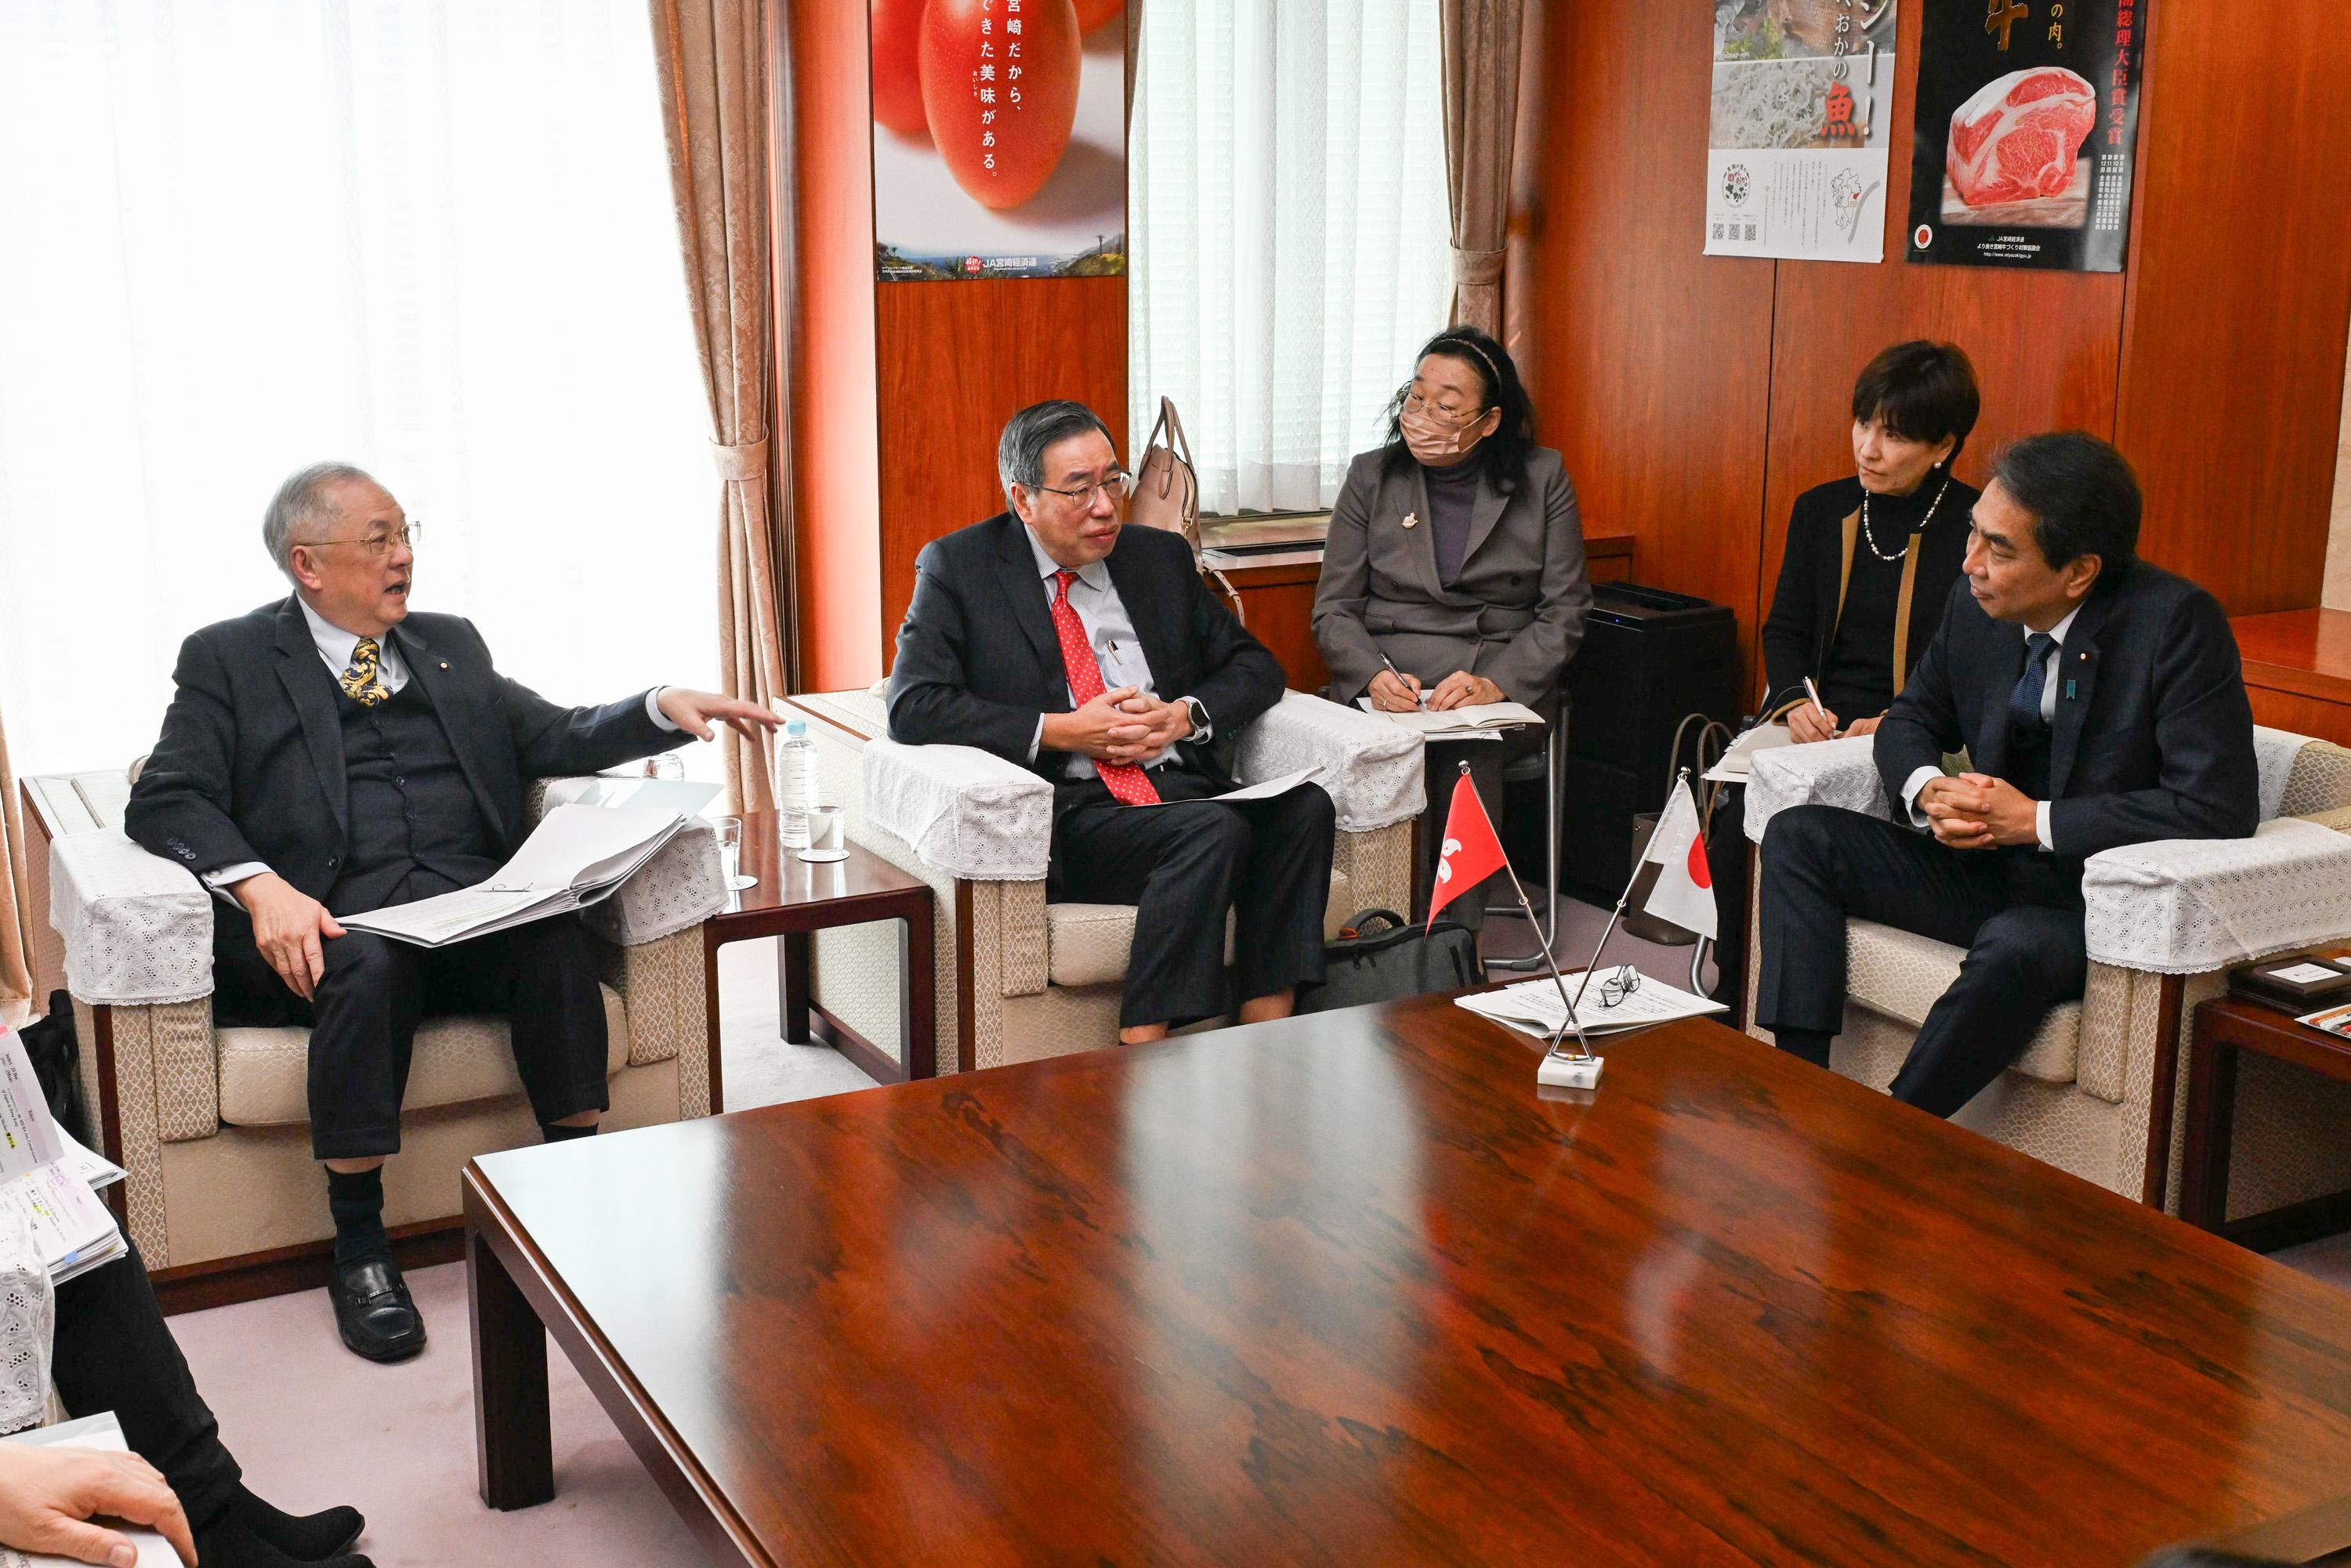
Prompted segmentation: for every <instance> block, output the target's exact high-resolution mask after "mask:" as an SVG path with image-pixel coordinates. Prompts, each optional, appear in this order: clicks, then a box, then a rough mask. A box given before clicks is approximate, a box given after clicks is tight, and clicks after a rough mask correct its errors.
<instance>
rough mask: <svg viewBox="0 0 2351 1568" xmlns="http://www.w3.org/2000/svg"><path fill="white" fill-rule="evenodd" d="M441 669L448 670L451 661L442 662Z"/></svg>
mask: <svg viewBox="0 0 2351 1568" xmlns="http://www.w3.org/2000/svg"><path fill="white" fill-rule="evenodd" d="M441 667H442V668H443V669H444V670H445V669H447V668H448V667H449V661H448V660H446V659H444V660H442V661H441Z"/></svg>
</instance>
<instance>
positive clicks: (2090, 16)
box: [1909, 0, 2149, 272]
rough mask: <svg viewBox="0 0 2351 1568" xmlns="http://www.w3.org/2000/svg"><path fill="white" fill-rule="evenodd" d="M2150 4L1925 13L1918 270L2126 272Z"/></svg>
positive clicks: (1971, 5) (2047, 2)
mask: <svg viewBox="0 0 2351 1568" xmlns="http://www.w3.org/2000/svg"><path fill="white" fill-rule="evenodd" d="M2148 4H2149V0H1946V3H1945V4H1942V5H1928V7H1927V26H1926V41H1925V44H1924V46H1923V47H1921V48H1920V50H1919V52H1918V121H1917V141H1916V143H1915V145H1914V150H1913V152H1912V153H1911V160H1910V250H1909V256H1910V259H1911V260H1912V261H1916V262H1925V263H1929V264H1932V263H1938V262H1939V263H1943V264H1947V265H1950V266H1958V267H2040V268H2044V269H2048V270H2052V271H2061V272H2120V271H2121V270H2122V268H2123V252H2124V250H2125V248H2126V246H2127V244H2128V242H2129V239H2130V204H2131V183H2132V170H2131V162H2132V160H2133V158H2134V157H2136V156H2137V148H2138V83H2139V59H2140V55H2141V47H2142V41H2143V39H2144V37H2145V36H2146V33H2147V5H2148Z"/></svg>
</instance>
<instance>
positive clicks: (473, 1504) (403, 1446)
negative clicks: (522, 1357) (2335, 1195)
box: [172, 903, 2351, 1568]
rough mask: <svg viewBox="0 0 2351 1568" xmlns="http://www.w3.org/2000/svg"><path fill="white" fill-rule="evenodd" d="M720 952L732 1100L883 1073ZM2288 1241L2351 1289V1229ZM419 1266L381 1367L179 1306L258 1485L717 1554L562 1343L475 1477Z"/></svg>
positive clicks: (368, 1508)
mask: <svg viewBox="0 0 2351 1568" xmlns="http://www.w3.org/2000/svg"><path fill="white" fill-rule="evenodd" d="M1538 907H1540V905H1538ZM1606 918H1607V915H1606V911H1604V910H1601V909H1595V908H1593V907H1591V906H1589V905H1585V904H1574V903H1568V904H1563V905H1562V911H1561V918H1560V925H1561V932H1560V936H1559V939H1558V941H1557V942H1556V943H1555V944H1554V947H1555V950H1557V951H1558V952H1559V955H1560V957H1561V959H1562V963H1563V964H1565V965H1567V966H1568V967H1573V966H1575V965H1579V964H1581V963H1583V960H1584V958H1585V957H1586V956H1589V955H1590V953H1591V951H1592V945H1593V942H1595V941H1597V940H1598V938H1599V936H1600V932H1601V928H1602V926H1603V925H1604V923H1605V921H1606ZM1485 950H1486V953H1487V955H1488V956H1489V957H1498V956H1511V955H1516V954H1520V953H1528V954H1531V953H1533V952H1535V951H1536V943H1535V941H1534V937H1533V935H1532V932H1531V929H1530V928H1529V927H1528V926H1527V925H1526V923H1525V922H1524V921H1522V920H1520V919H1517V918H1515V917H1495V918H1493V919H1491V920H1489V925H1488V931H1487V935H1486V946H1485ZM719 956H720V966H719V968H720V973H719V987H720V1003H721V1006H720V1019H721V1031H720V1032H721V1040H722V1050H723V1051H724V1053H725V1061H726V1085H727V1091H728V1095H727V1100H728V1103H727V1107H726V1108H727V1109H729V1110H742V1109H746V1108H747V1107H749V1106H752V1105H764V1104H771V1103H777V1102H779V1101H785V1100H803V1099H810V1098H813V1097H816V1096H818V1095H823V1094H836V1093H841V1092H851V1091H854V1090H857V1089H863V1088H871V1087H872V1080H871V1079H869V1078H868V1077H866V1076H865V1074H864V1073H862V1071H858V1069H857V1068H855V1067H854V1066H852V1065H851V1064H850V1063H849V1062H848V1061H844V1060H842V1059H841V1057H840V1056H839V1055H837V1054H836V1053H834V1052H833V1051H829V1050H827V1049H825V1048H824V1047H822V1046H794V1045H787V1044H784V1043H783V1042H782V1041H781V1040H779V1039H778V1030H777V1019H776V982H775V974H776V971H775V954H774V946H773V944H772V943H766V942H760V943H751V942H746V943H738V944H736V945H733V946H727V947H725V948H722V949H721V950H720V955H719ZM1689 959H1690V949H1689V948H1687V947H1664V946H1654V945H1652V944H1649V943H1646V942H1640V941H1637V940H1635V939H1633V938H1630V937H1627V936H1622V935H1619V936H1616V937H1615V938H1614V939H1613V940H1612V941H1611V942H1610V944H1609V950H1608V955H1607V959H1606V960H1605V961H1606V962H1610V963H1617V962H1623V963H1634V964H1637V965H1639V966H1640V967H1642V969H1643V970H1645V971H1646V973H1648V974H1650V975H1652V976H1655V977H1657V978H1659V979H1664V980H1670V981H1672V982H1673V983H1675V984H1677V985H1687V981H1688V973H1689ZM1498 977H1499V976H1498ZM2280 1257H2281V1259H2282V1260H2283V1261H2286V1262H2289V1263H2292V1264H2294V1266H2295V1267H2297V1268H2300V1269H2303V1270H2305V1271H2307V1272H2309V1273H2311V1274H2314V1275H2315V1276H2317V1277H2319V1278H2321V1279H2325V1280H2328V1281H2331V1282H2333V1283H2335V1284H2337V1285H2340V1286H2343V1287H2344V1288H2346V1289H2351V1235H2346V1236H2340V1237H2335V1238H2333V1239H2329V1240H2326V1241H2321V1242H2315V1243H2313V1244H2312V1245H2311V1246H2308V1247H2304V1248H2299V1249H2295V1250H2294V1251H2293V1252H2290V1253H2283V1254H2280ZM409 1283H410V1285H411V1286H412V1288H413V1290H414V1291H415V1294H416V1301H417V1305H418V1307H419V1308H420V1309H421V1310H422V1311H423V1314H424V1318H425V1322H426V1326H427V1329H428V1331H429V1332H430V1333H431V1335H432V1339H431V1343H429V1344H428V1345H427V1347H426V1349H425V1351H424V1354H423V1355H421V1356H419V1357H418V1358H417V1359H416V1360H414V1361H412V1362H408V1363H406V1364H402V1365H399V1366H389V1367H386V1366H374V1365H371V1364H369V1363H366V1362H363V1361H361V1360H360V1359H359V1358H358V1357H356V1356H353V1355H351V1354H350V1353H348V1352H347V1351H345V1350H344V1349H343V1348H342V1345H341V1343H340V1342H339V1341H338V1340H337V1339H336V1337H335V1333H334V1321H333V1314H332V1312H331V1311H330V1310H329V1307H328V1305H327V1300H326V1294H325V1292H324V1291H311V1292H308V1293H307V1294H303V1295H296V1296H280V1297H277V1298H276V1299H274V1300H270V1301H251V1302H247V1303H245V1304H243V1305H240V1306H234V1307H221V1308H217V1309H215V1310H214V1311H211V1312H192V1313H188V1314H186V1315H184V1316H182V1317H178V1318H174V1319H172V1330H173V1332H174V1333H176V1334H177V1335H178V1337H179V1340H180V1343H181V1344H182V1346H183V1347H184V1348H185V1350H186V1352H187V1356H188V1360H189V1362H190V1364H192V1365H193V1367H194V1369H195V1374H196V1382H197V1385H198V1386H200V1387H201V1388H203V1389H204V1395H205V1397H206V1398H207V1399H209V1400H210V1401H211V1402H212V1405H213V1408H214V1411H215V1413H217V1414H218V1416H220V1421H221V1429H222V1432H223V1435H224V1436H225V1437H226V1439H227V1440H228V1443H229V1446H230V1447H231V1448H233V1449H234V1450H235V1453H236V1455H237V1458H239V1459H240V1460H241V1461H242V1462H243V1464H244V1466H245V1469H246V1481H247V1484H249V1485H250V1486H252V1487H253V1489H254V1490H256V1491H257V1492H259V1493H260V1494H261V1495H262V1496H264V1497H266V1498H268V1499H269V1500H271V1501H273V1502H275V1503H277V1504H278V1505H279V1506H281V1507H284V1508H288V1509H296V1510H310V1509H317V1508H324V1507H326V1506H328V1505H329V1504H330V1503H338V1502H347V1503H351V1504H354V1505H355V1506H357V1507H358V1508H360V1510H361V1511H364V1512H365V1513H366V1514H367V1516H368V1521H369V1525H368V1532H367V1535H366V1538H365V1539H364V1540H363V1541H362V1542H361V1547H362V1549H363V1550H365V1551H366V1552H369V1553H370V1554H371V1556H372V1557H373V1558H374V1560H375V1561H376V1562H377V1563H380V1564H383V1565H384V1568H427V1565H434V1568H474V1565H476V1564H479V1565H483V1568H489V1565H493V1564H512V1563H531V1562H538V1563H562V1564H564V1565H565V1568H605V1565H610V1568H624V1565H625V1568H643V1565H647V1564H664V1565H665V1564H671V1563H678V1564H693V1563H701V1562H702V1561H704V1559H703V1556H702V1553H701V1552H700V1550H699V1549H698V1548H697V1547H696V1546H695V1543H694V1542H693V1540H692V1538H691V1537H689V1536H688V1535H687V1534H686V1532H685V1529H684V1526H683V1525H682V1524H680V1523H679V1522H678V1520H677V1516H676V1515H675V1514H674V1512H672V1511H671V1510H670V1507H669V1505H668V1503H667V1502H666V1501H665V1500H664V1499H663V1498H662V1495H661V1493H660V1492H659V1491H658V1490H656V1489H655V1488H654V1486H653V1479H652V1478H651V1477H650V1476H649V1475H648V1474H647V1473H646V1472H645V1470H644V1469H643V1467H642V1466H641V1465H639V1464H638V1462H637V1460H636V1457H635V1456H634V1455H633V1454H632V1453H631V1452H630V1451H629V1448H628V1446H627V1445H626V1444H625V1443H623V1442H622V1439H621V1437H620V1434H619V1433H618V1432H617V1431H616V1430H615V1429H614V1428H613V1427H612V1425H611V1422H610V1421H609V1420H608V1419H606V1417H605V1416H604V1413H603V1411H602V1409H601V1406H598V1405H597V1404H596V1402H595V1399H594V1397H593V1396H590V1394H589V1392H588V1390H587V1387H586V1385H584V1384H582V1383H581V1382H580V1379H579V1377H578V1375H576V1374H574V1373H573V1372H572V1371H571V1368H570V1364H569V1362H567V1361H566V1360H565V1359H564V1356H563V1354H561V1352H559V1351H557V1350H554V1349H552V1348H551V1347H550V1349H549V1356H548V1363H549V1379H550V1385H551V1394H552V1406H553V1421H554V1432H555V1482H556V1497H555V1500H554V1501H553V1502H551V1503H549V1504H546V1505H545V1506H543V1507H540V1508H535V1509H525V1510H521V1511H517V1512H514V1513H496V1512H493V1511H490V1510H488V1509H486V1508H484V1507H483V1506H482V1503H481V1500H480V1498H479V1497H478V1495H477V1494H476V1492H475V1478H474V1408H473V1372H472V1354H471V1345H470V1343H468V1339H467V1333H466V1317H465V1268H464V1266H463V1265H462V1264H450V1265H448V1266H446V1267H443V1268H437V1269H425V1270H418V1271H417V1272H416V1273H414V1274H412V1275H410V1276H409Z"/></svg>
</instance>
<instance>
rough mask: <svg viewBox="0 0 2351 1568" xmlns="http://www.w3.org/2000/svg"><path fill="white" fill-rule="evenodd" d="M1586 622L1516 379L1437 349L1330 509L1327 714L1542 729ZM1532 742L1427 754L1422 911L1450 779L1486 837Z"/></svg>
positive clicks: (1446, 346) (1448, 341)
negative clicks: (1374, 712)
mask: <svg viewBox="0 0 2351 1568" xmlns="http://www.w3.org/2000/svg"><path fill="white" fill-rule="evenodd" d="M1591 605H1592V585H1591V581H1590V580H1589V579H1588V578H1587V577H1586V576H1585V574H1584V565H1583V525H1582V523H1581V522H1580V521H1579V520H1578V517H1577V515H1576V507H1575V486H1573V485H1572V484H1571V483H1569V481H1568V477H1567V470H1566V469H1565V467H1564V466H1563V465H1562V464H1561V462H1560V455H1559V454H1558V453H1556V452H1554V451H1552V449H1550V448H1549V447H1544V446H1537V445H1536V444H1535V432H1534V409H1533V406H1532V404H1531V402H1529V401H1528V398H1527V393H1526V389H1525V388H1524V387H1523V386H1522V385H1520V382H1519V372H1518V367H1517V366H1516V365H1514V364H1512V363H1511V362H1510V355H1509V353H1507V352H1506V351H1505V350H1503V348H1502V345H1501V344H1499V343H1498V342H1496V341H1495V340H1493V339H1492V338H1490V337H1489V336H1487V335H1486V334H1485V333H1483V332H1481V331H1479V330H1478V329H1475V328H1472V327H1454V328H1449V329H1447V330H1445V331H1442V332H1439V333H1438V334H1437V336H1436V337H1434V338H1431V339H1430V340H1428V342H1427V344H1426V346H1425V347H1424V348H1423V349H1422V350H1421V351H1420V357H1419V360H1418V362H1417V363H1416V365H1415V366H1414V369H1413V377H1412V381H1411V382H1409V383H1408V384H1407V385H1405V387H1403V388H1402V389H1401V390H1399V391H1398V392H1397V393H1396V395H1395V402H1393V403H1391V404H1390V405H1389V409H1388V432H1387V441H1386V442H1385V444H1383V445H1381V446H1379V447H1376V448H1374V450H1372V451H1370V452H1366V453H1364V454H1362V455H1359V456H1358V457H1356V459H1355V460H1354V462H1353V464H1352V465H1350V466H1349V467H1348V470H1347V478H1346V483H1345V484H1344V485H1343V486H1341V487H1340V491H1339V498H1338V500H1337V502H1336V503H1335V504H1333V506H1332V508H1331V534H1330V541H1329V543H1328V545H1327V546H1326V547H1325V548H1324V550H1323V555H1322V582H1321V584H1320V586H1319V587H1318V588H1317V590H1316V592H1315V599H1314V640H1315V642H1316V643H1318V644H1320V645H1321V648H1322V658H1323V662H1324V663H1325V664H1329V665H1330V667H1331V687H1330V694H1331V695H1332V698H1333V699H1335V700H1337V701H1340V702H1348V703H1353V702H1356V701H1358V700H1360V699H1363V698H1366V697H1368V698H1369V699H1370V700H1371V703H1372V706H1374V707H1376V708H1381V709H1384V710H1387V711H1390V712H1410V711H1412V710H1413V709H1415V708H1418V707H1427V708H1431V709H1436V710H1438V711H1444V710H1447V709H1451V708H1456V707H1459V706H1464V705H1465V704H1472V703H1496V702H1504V701H1509V702H1518V703H1524V704H1526V705H1527V706H1529V707H1531V708H1534V709H1536V710H1537V711H1539V712H1541V713H1543V714H1544V715H1546V716H1548V717H1550V718H1552V719H1553V720H1554V721H1555V720H1556V718H1557V712H1556V710H1557V707H1558V700H1557V699H1558V693H1559V690H1560V685H1561V683H1562V679H1563V678H1564V675H1565V672H1566V669H1567V662H1568V660H1570V659H1571V658H1573V657H1574V654H1575V650H1576V645H1577V644H1578V643H1581V642H1583V618H1584V614H1585V612H1587V611H1588V610H1589V609H1590V608H1591ZM1545 734H1546V731H1545V729H1543V728H1542V727H1536V726H1528V727H1523V728H1520V729H1514V730H1510V731H1506V732H1505V737H1504V738H1503V739H1502V740H1500V741H1499V742H1498V741H1493V740H1470V741H1456V742H1448V743H1439V744H1437V745H1432V746H1430V747H1428V816H1427V817H1426V819H1425V820H1424V821H1423V824H1422V831H1421V835H1420V836H1421V845H1422V857H1421V858H1422V867H1421V878H1420V885H1421V888H1422V895H1421V901H1422V904H1423V907H1426V888H1427V886H1428V884H1429V882H1430V880H1431V878H1432V876H1433V873H1434V872H1435V869H1436V865H1437V853H1438V852H1439V850H1440V849H1441V848H1442V841H1443V839H1444V828H1445V813H1446V810H1447V807H1448V806H1449V805H1450V803H1451V801H1452V798H1453V780H1454V779H1456V778H1457V777H1458V773H1459V767H1458V765H1459V764H1460V763H1461V762H1463V761H1467V762H1468V763H1469V764H1470V766H1471V777H1472V778H1473V779H1475V780H1476V781H1477V785H1478V791H1479V795H1480V796H1482V797H1483V798H1484V800H1485V802H1486V809H1487V810H1488V812H1489V814H1491V815H1493V816H1495V817H1496V818H1498V819H1499V815H1500V811H1501V795H1500V785H1501V772H1502V768H1503V766H1504V764H1506V763H1508V762H1510V761H1513V760H1515V759H1517V758H1520V757H1521V756H1524V755H1526V754H1527V753H1529V752H1531V751H1533V750H1536V749H1538V748H1540V747H1541V745H1542V743H1543V738H1544V736H1545ZM1492 892H1493V890H1492V888H1491V887H1489V888H1487V889H1485V890H1482V891H1481V893H1480V894H1479V895H1477V896H1471V897H1465V898H1461V899H1458V900H1457V901H1456V902H1455V903H1453V904H1449V905H1447V910H1446V914H1447V917H1448V918H1452V917H1457V916H1458V918H1460V919H1461V921H1462V923H1463V924H1464V925H1470V926H1472V927H1473V928H1474V927H1475V926H1476V925H1478V923H1479V915H1480V912H1481V910H1482V908H1483V905H1484V904H1485V902H1486V895H1488V894H1491V893H1492Z"/></svg>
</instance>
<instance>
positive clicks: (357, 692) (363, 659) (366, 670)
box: [343, 637, 392, 707]
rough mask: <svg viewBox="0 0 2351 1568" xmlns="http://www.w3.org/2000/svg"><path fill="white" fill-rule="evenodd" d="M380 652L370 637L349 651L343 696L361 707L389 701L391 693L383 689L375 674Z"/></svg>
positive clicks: (363, 638)
mask: <svg viewBox="0 0 2351 1568" xmlns="http://www.w3.org/2000/svg"><path fill="white" fill-rule="evenodd" d="M381 657H382V650H381V648H379V647H378V646H377V645H376V640H375V639H374V638H372V637H362V638H360V641H359V646H357V647H355V648H353V649H352V650H351V667H350V669H348V670H345V671H344V672H343V695H345V696H347V697H349V698H350V699H351V700H352V701H353V702H355V703H357V704H359V705H360V706H361V707H373V706H375V705H376V704H378V703H380V702H387V701H390V700H391V697H392V693H391V692H389V691H387V690H385V689H384V685H383V682H382V681H381V679H379V678H378V676H377V674H376V664H377V661H378V660H380V659H381Z"/></svg>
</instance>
